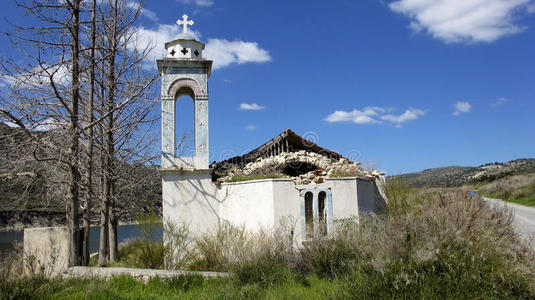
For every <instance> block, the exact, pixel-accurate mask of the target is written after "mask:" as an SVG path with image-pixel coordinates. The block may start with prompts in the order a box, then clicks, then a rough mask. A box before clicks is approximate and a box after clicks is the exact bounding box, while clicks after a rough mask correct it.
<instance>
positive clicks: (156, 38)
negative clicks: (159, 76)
mask: <svg viewBox="0 0 535 300" xmlns="http://www.w3.org/2000/svg"><path fill="white" fill-rule="evenodd" d="M179 34H180V28H179V27H178V26H176V25H167V24H159V25H158V27H157V28H156V29H154V30H153V29H147V28H145V27H139V28H137V29H136V37H135V39H134V40H133V41H132V43H130V44H129V47H130V48H131V49H139V50H144V49H147V48H149V49H151V50H150V52H149V54H148V56H147V57H146V58H145V63H146V64H147V66H148V67H150V68H155V67H156V60H157V59H161V58H162V57H163V56H164V54H165V47H164V45H165V43H167V42H170V41H172V40H174V39H175V38H176V37H177V36H178V35H179Z"/></svg>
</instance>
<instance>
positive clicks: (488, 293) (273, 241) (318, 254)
mask: <svg viewBox="0 0 535 300" xmlns="http://www.w3.org/2000/svg"><path fill="white" fill-rule="evenodd" d="M386 192H387V195H388V196H389V199H390V201H389V204H388V207H387V211H386V212H385V213H384V214H382V215H380V216H378V217H377V218H376V219H359V220H357V219H347V220H340V221H338V223H337V224H336V231H335V233H334V234H333V235H332V236H330V237H329V239H325V238H323V237H316V238H315V239H313V240H312V241H311V242H310V243H306V244H305V245H303V246H302V247H297V245H296V243H295V241H294V240H293V231H292V230H293V228H294V226H295V222H292V220H289V219H288V220H283V222H281V224H280V225H279V226H278V227H277V228H276V229H273V230H264V231H261V232H257V233H251V232H247V231H246V230H245V229H244V228H242V227H235V226H232V225H230V224H228V223H224V224H223V225H222V226H220V227H219V228H217V229H215V230H214V232H212V233H210V234H206V235H205V236H203V237H201V238H199V239H198V240H196V241H193V242H188V241H187V239H183V237H184V236H185V235H187V230H186V227H180V226H178V227H175V228H170V227H168V228H166V229H164V230H168V231H170V232H171V233H173V232H174V237H173V236H171V237H170V238H171V240H168V241H167V242H168V243H170V244H171V245H174V246H173V247H171V248H167V247H165V246H163V245H162V244H159V243H158V242H151V241H149V240H143V239H141V240H135V241H132V242H130V243H129V244H127V245H123V247H121V249H122V250H121V255H122V258H123V260H122V261H121V263H122V264H123V265H126V266H128V265H130V266H140V265H141V266H152V267H155V268H168V269H190V270H212V271H226V272H230V273H231V277H229V278H216V279H203V278H202V277H199V276H196V275H190V276H179V277H176V278H171V279H159V278H154V279H151V280H150V281H149V282H147V283H142V282H138V281H136V280H135V279H133V278H130V277H127V276H120V277H115V278H111V279H108V280H104V279H97V278H82V279H65V280H62V279H58V278H44V277H42V276H33V277H24V276H19V275H17V272H13V268H6V266H8V265H9V264H3V265H2V266H3V268H4V270H2V272H0V299H173V298H174V299H375V298H379V299H382V298H388V299H390V298H396V299H398V298H399V299H401V298H402V299H414V298H418V299H423V298H425V299H427V298H431V299H458V298H462V299H483V298H484V299H488V298H490V299H496V298H522V299H533V298H535V278H534V276H533V274H535V254H534V253H533V250H532V249H533V248H531V247H530V246H529V245H528V244H527V243H526V242H525V241H524V240H522V239H521V238H519V237H518V236H517V235H516V234H515V232H514V230H513V228H512V225H511V212H510V211H508V210H505V209H503V208H496V207H489V206H487V205H486V204H485V202H484V201H482V199H481V198H479V197H474V198H471V197H469V196H468V195H467V193H466V192H455V191H438V192H437V191H434V192H430V191H422V190H411V189H408V188H406V187H405V186H404V184H403V183H402V182H401V181H397V180H394V181H390V182H388V183H387V188H386ZM147 219H148V220H149V221H150V218H147ZM150 230H151V228H146V231H147V232H149V231H150ZM186 250H187V251H186ZM168 251H174V253H175V254H176V255H174V256H173V257H174V260H173V261H169V258H167V259H166V258H165V257H166V255H167V253H170V252H168ZM176 251H179V252H176ZM180 251H181V252H180Z"/></svg>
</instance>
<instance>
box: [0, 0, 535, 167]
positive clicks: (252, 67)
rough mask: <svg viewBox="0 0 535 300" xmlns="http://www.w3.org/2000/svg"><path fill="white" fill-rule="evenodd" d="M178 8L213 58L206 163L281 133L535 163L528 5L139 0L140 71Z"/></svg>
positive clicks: (340, 148)
mask: <svg viewBox="0 0 535 300" xmlns="http://www.w3.org/2000/svg"><path fill="white" fill-rule="evenodd" d="M0 9H1V11H2V14H3V18H2V19H4V18H7V19H8V20H11V21H18V20H13V19H14V18H18V17H17V16H19V15H22V12H21V11H19V10H17V9H15V8H14V7H13V5H12V4H9V2H8V1H2V3H1V4H0ZM184 13H186V14H188V15H189V16H190V19H192V20H194V22H195V25H194V26H192V27H191V28H192V30H194V32H195V33H196V34H197V35H198V36H199V37H200V40H201V41H202V42H204V43H206V44H207V49H206V51H205V57H207V58H212V59H214V65H215V70H214V71H213V72H212V77H211V79H210V148H211V149H210V150H211V152H212V159H211V160H220V159H224V158H228V157H229V156H233V155H238V154H242V153H244V152H247V151H249V150H251V149H253V148H255V147H257V146H259V145H261V144H262V143H264V142H265V141H267V140H268V139H270V138H272V137H274V136H276V135H277V134H279V133H281V132H282V131H283V130H285V129H287V128H291V129H292V130H293V131H295V132H297V133H298V134H301V135H305V136H307V137H309V138H311V139H313V140H315V141H316V142H318V144H319V145H321V146H323V147H326V148H329V149H332V150H334V151H337V152H339V153H341V154H342V155H345V156H348V157H349V158H351V159H354V160H358V161H361V162H363V163H364V164H370V165H371V166H372V167H375V168H378V169H380V170H384V171H387V172H389V173H391V174H392V173H405V172H412V171H419V170H422V169H426V168H432V167H440V166H447V165H479V164H482V163H487V162H494V161H507V160H511V159H515V158H522V157H535V125H534V124H535V54H534V53H535V18H534V17H535V1H533V0H397V1H380V0H360V1H349V0H332V1H329V2H325V1H310V0H307V1H297V0H292V1H279V0H277V1H275V0H274V1H250V0H232V1H228V0H227V1H223V0H158V1H155V0H147V1H146V6H145V10H144V11H143V17H142V18H141V19H140V22H139V24H138V26H139V27H140V31H139V32H140V41H141V42H148V41H152V42H153V43H154V44H155V46H156V47H157V49H155V50H154V52H153V55H152V56H151V57H150V59H149V60H148V61H147V62H146V63H147V68H153V67H155V62H154V61H153V60H154V59H156V58H158V57H161V53H162V49H163V42H166V41H168V40H170V39H172V38H173V37H175V36H176V35H177V34H178V33H180V28H179V27H178V26H176V25H175V22H176V20H177V19H178V18H180V17H181V16H182V14H184ZM1 24H2V28H3V29H4V30H8V29H9V26H8V25H7V24H6V22H5V20H2V21H1ZM1 41H2V46H0V47H1V48H0V52H1V53H2V55H4V56H11V55H16V54H15V53H13V50H12V48H11V46H10V45H9V44H8V43H7V42H6V40H5V38H3V37H2V40H1ZM157 92H158V91H157V89H155V98H156V97H157V95H158V93H157ZM181 100H182V98H181V99H179V102H180V101H181ZM183 102H184V103H180V106H179V107H181V108H182V109H184V110H185V111H186V112H187V111H188V110H190V111H191V112H192V107H193V106H192V104H191V103H190V101H183ZM179 119H180V120H184V122H185V123H186V124H191V123H192V122H193V121H192V118H191V115H190V114H189V113H187V114H186V113H183V112H181V113H180V114H179ZM180 120H179V122H180ZM189 127H191V126H189ZM179 128H182V129H188V128H184V126H182V127H180V126H179ZM155 147H159V145H155Z"/></svg>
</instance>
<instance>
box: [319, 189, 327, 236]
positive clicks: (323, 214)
mask: <svg viewBox="0 0 535 300" xmlns="http://www.w3.org/2000/svg"><path fill="white" fill-rule="evenodd" d="M326 198H327V193H325V192H324V191H321V192H320V193H319V194H318V223H319V224H318V225H319V233H320V234H321V235H327V210H326V209H325V200H326Z"/></svg>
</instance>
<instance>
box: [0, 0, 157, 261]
mask: <svg viewBox="0 0 535 300" xmlns="http://www.w3.org/2000/svg"><path fill="white" fill-rule="evenodd" d="M17 4H18V5H19V6H20V7H21V8H23V9H25V10H26V11H27V12H28V13H29V15H30V16H33V17H35V19H36V20H37V24H38V25H36V26H18V27H17V32H16V33H15V34H10V37H11V38H12V41H13V44H14V45H15V46H16V47H18V49H19V52H20V53H22V54H23V55H24V57H26V61H25V62H24V63H20V61H18V60H16V59H11V60H7V61H3V62H2V67H3V73H4V78H8V79H9V83H10V93H9V95H8V96H5V97H3V96H0V101H1V102H0V116H1V117H2V119H4V120H5V121H9V122H12V123H14V124H16V126H18V127H20V130H21V131H22V132H24V135H25V136H26V139H27V140H28V141H29V143H31V145H32V147H30V149H25V150H26V152H27V155H24V157H25V158H27V157H29V156H30V155H31V156H32V159H34V160H35V161H38V162H41V163H47V164H48V166H49V167H50V168H58V169H60V170H61V172H57V174H58V175H57V176H56V177H51V178H47V180H48V181H49V182H50V183H51V184H54V185H55V186H57V187H59V188H58V189H56V191H61V189H64V190H65V191H66V193H64V194H66V195H68V196H67V197H64V203H65V209H66V212H67V213H66V215H67V222H68V227H69V231H70V241H69V245H70V253H71V255H70V257H69V262H70V264H71V265H79V264H82V263H83V264H87V263H88V261H89V249H88V245H89V243H88V241H89V228H90V225H91V214H92V211H93V210H94V209H100V225H101V240H100V249H99V263H104V262H106V260H107V259H109V260H110V261H114V260H116V259H117V224H118V215H119V214H120V212H118V211H117V209H116V208H115V204H116V203H115V201H116V199H117V198H118V197H121V196H120V195H122V194H125V189H128V185H125V186H121V187H119V188H117V187H116V182H117V181H118V179H120V178H121V176H123V175H124V174H125V173H124V172H131V170H132V169H136V168H139V167H140V166H143V164H144V163H145V162H147V161H149V160H151V159H152V158H154V156H153V154H154V153H152V149H153V148H152V147H151V144H152V141H153V140H154V138H148V137H151V136H152V137H153V136H154V135H149V134H147V133H148V132H150V130H151V129H152V127H151V126H152V125H153V123H154V121H155V120H156V118H157V115H156V114H152V113H151V111H152V108H153V107H154V104H155V102H154V101H153V100H152V98H153V97H152V96H151V87H152V85H153V83H154V81H155V79H156V76H155V74H150V73H153V72H150V71H149V72H147V71H146V70H144V69H143V68H142V67H141V64H142V61H143V59H144V58H145V57H146V56H147V54H148V50H149V49H135V48H132V47H131V45H132V43H134V42H135V38H136V31H135V26H134V22H135V21H136V19H137V18H138V16H139V13H140V9H141V5H139V6H137V7H134V8H132V6H131V5H127V3H126V2H125V1H123V0H107V1H95V0H93V1H92V5H87V2H86V3H82V1H81V0H64V1H57V0H27V1H22V0H21V1H17ZM89 8H90V9H89ZM89 12H91V13H89ZM88 27H90V29H88ZM84 37H87V38H84ZM84 58H85V59H84ZM17 59H18V58H17ZM86 83H87V84H86ZM50 129H53V130H51V131H50V134H49V132H47V130H50ZM39 130H44V132H40V131H39ZM52 131H53V132H54V133H51V132H52ZM30 150H31V151H30ZM96 157H99V158H100V159H96ZM63 174H67V175H68V176H63ZM82 174H83V179H82ZM98 178H100V180H98ZM97 187H100V188H99V189H98V191H97V189H96V188H97ZM58 195H61V192H59V193H58ZM58 195H56V196H57V197H59V196H58ZM95 197H100V200H101V201H100V206H99V207H97V206H94V205H93V202H94V201H93V200H92V199H93V198H95ZM81 200H82V203H80V201H81ZM81 204H82V205H81ZM80 207H82V213H83V217H82V218H80V211H79V209H80ZM80 221H82V222H83V228H84V230H83V233H84V234H83V238H82V237H81V236H80ZM109 225H111V226H109ZM81 241H82V242H81Z"/></svg>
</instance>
